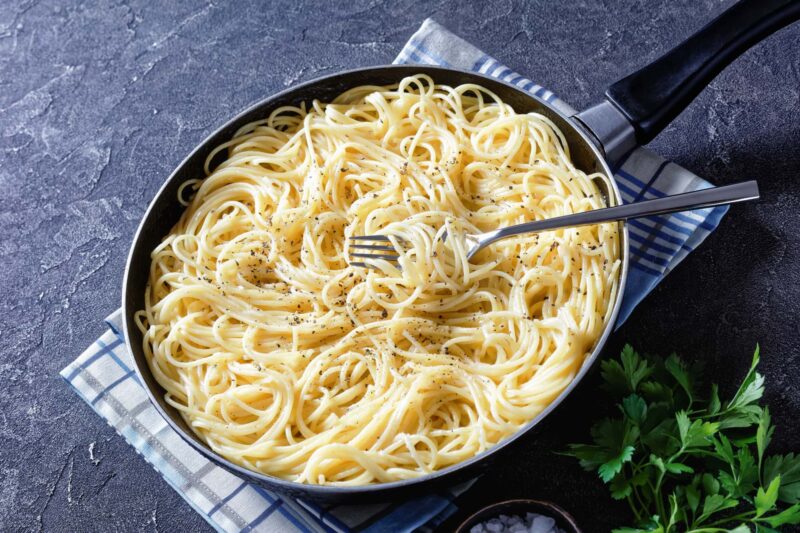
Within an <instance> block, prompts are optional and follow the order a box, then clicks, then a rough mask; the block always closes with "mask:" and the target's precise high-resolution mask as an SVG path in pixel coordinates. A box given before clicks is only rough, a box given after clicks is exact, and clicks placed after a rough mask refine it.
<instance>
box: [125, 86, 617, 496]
mask: <svg viewBox="0 0 800 533" xmlns="http://www.w3.org/2000/svg"><path fill="white" fill-rule="evenodd" d="M220 152H221V153H222V154H223V156H224V161H222V163H220V164H219V165H217V166H216V168H213V169H212V168H211V161H212V159H214V160H215V161H216V160H218V159H220V157H219V155H220ZM215 156H217V157H216V159H215ZM206 173H207V176H206V177H198V179H195V180H190V181H188V182H186V183H185V184H184V185H183V186H182V188H181V191H180V197H181V201H182V202H183V203H184V204H186V210H185V212H184V213H183V215H182V217H181V219H180V221H179V222H178V223H177V224H176V225H175V227H174V228H173V229H172V231H171V232H170V233H169V235H167V236H166V237H165V238H164V240H163V242H162V243H161V244H160V245H159V246H158V247H157V248H156V249H155V250H154V251H153V253H152V267H151V271H150V281H149V284H148V287H147V291H146V295H145V309H144V310H143V311H141V312H139V313H138V314H137V321H138V324H139V327H140V329H141V331H142V332H143V335H144V341H143V344H144V350H145V354H146V356H147V359H148V361H149V364H150V369H151V371H152V373H153V375H154V376H155V378H156V379H157V380H158V382H159V383H160V384H161V386H162V387H163V388H164V389H165V391H166V399H167V401H168V402H169V403H170V404H171V405H173V406H174V407H175V408H176V409H178V410H179V411H180V412H181V414H182V416H183V417H184V419H185V420H186V422H187V423H188V424H189V426H190V427H191V428H192V429H193V430H194V431H195V432H196V433H197V434H198V435H199V436H200V437H201V438H202V439H203V440H204V441H205V442H206V443H207V444H208V446H210V448H211V449H213V450H214V451H215V452H217V453H219V454H220V455H222V456H223V457H225V458H227V459H229V460H231V461H233V462H235V463H237V464H240V465H243V466H245V467H247V468H250V469H252V470H254V471H258V472H262V473H264V474H268V475H272V476H277V477H280V478H284V479H288V480H292V481H296V482H301V483H315V484H329V485H363V484H368V483H382V482H390V481H396V480H401V479H406V478H412V477H416V476H421V475H424V474H426V473H430V472H433V471H436V470H440V469H443V468H446V467H448V466H450V465H453V464H456V463H458V462H460V461H464V460H465V459H469V458H471V457H473V456H475V455H476V454H478V453H480V452H482V451H483V450H486V449H488V448H490V447H491V446H493V445H495V444H497V443H498V442H500V441H502V440H503V439H505V438H507V437H509V436H511V435H512V434H514V433H515V432H516V431H518V430H519V429H520V428H522V427H523V426H525V425H526V424H527V423H528V422H530V421H531V420H532V419H533V418H534V417H535V416H536V415H537V414H539V413H540V412H541V411H542V410H543V409H544V408H545V407H546V406H547V405H548V404H550V403H551V402H552V401H553V400H554V399H555V398H556V397H557V396H558V395H559V394H560V393H561V392H562V391H563V390H564V388H565V387H566V386H567V385H568V384H569V383H570V381H571V380H572V379H573V378H574V377H575V375H576V374H577V373H578V371H579V370H580V368H581V365H582V364H583V362H584V360H585V358H586V356H587V354H588V353H589V352H590V351H591V350H592V348H593V347H594V345H595V344H596V342H597V340H598V338H599V337H600V335H601V333H602V331H603V329H604V327H605V325H606V322H607V321H608V320H609V315H610V314H611V310H612V308H613V303H614V301H615V299H616V298H617V297H618V295H617V289H618V284H619V279H618V278H619V269H620V260H619V245H620V243H619V234H618V225H616V224H603V225H597V226H588V227H580V228H571V229H564V230H557V231H549V232H545V233H542V234H539V235H522V236H518V237H515V238H511V239H508V240H504V241H501V242H498V243H496V244H494V245H492V246H490V247H489V248H487V249H486V250H483V251H481V252H480V253H479V254H478V255H477V256H476V257H474V258H473V259H472V261H471V262H470V261H467V260H466V257H465V250H464V246H463V243H462V242H461V240H460V239H459V238H458V235H459V234H460V233H463V232H468V233H477V232H480V231H487V230H490V229H495V228H498V227H502V226H507V225H511V224H517V223H521V222H525V221H530V220H539V219H544V218H549V217H554V216H559V215H564V214H569V213H574V212H579V211H586V210H590V209H597V208H601V207H604V206H605V200H604V196H603V195H602V192H601V191H602V190H603V184H602V182H603V181H604V180H606V179H607V178H606V177H605V176H603V175H601V174H594V175H586V174H585V173H584V172H582V171H581V170H579V169H577V168H575V167H574V166H573V164H572V162H571V160H570V155H569V147H568V146H567V143H566V141H565V139H564V137H563V135H562V133H561V132H560V131H559V129H558V128H557V127H556V125H555V124H554V123H553V122H551V121H550V120H549V119H548V118H546V117H544V116H542V115H539V114H536V113H529V114H518V113H516V112H515V111H514V110H513V109H512V108H511V107H510V106H508V105H507V104H505V103H503V102H502V101H501V100H500V99H499V98H498V97H497V96H496V95H494V94H493V93H491V92H490V91H488V90H487V89H485V88H483V87H480V86H477V85H461V86H458V87H448V86H444V85H435V84H434V82H433V80H431V79H430V78H429V77H427V76H424V75H417V76H411V77H408V78H405V79H403V80H402V81H401V82H400V83H399V84H398V85H394V86H389V87H381V86H363V87H357V88H354V89H352V90H349V91H347V92H345V93H343V94H342V95H340V96H339V97H337V98H336V99H334V100H333V101H332V102H331V103H322V102H319V101H314V102H312V103H310V104H308V105H306V104H301V105H300V106H299V107H282V108H280V109H276V110H275V111H274V112H272V113H271V114H270V115H269V117H267V118H266V119H264V120H260V121H257V122H253V123H251V124H247V125H246V126H243V127H242V128H241V129H240V130H239V131H238V132H237V133H236V134H235V136H234V138H233V139H232V140H230V141H229V142H226V143H225V144H223V145H221V146H219V147H218V148H217V149H216V151H215V152H214V153H212V154H211V155H210V156H209V158H208V162H207V164H206ZM445 231H446V232H447V238H442V237H443V234H444V232H445ZM371 234H382V235H387V236H390V238H391V239H392V242H393V243H395V244H396V245H397V248H398V251H399V252H400V253H401V257H400V264H399V265H393V264H390V263H388V262H385V261H382V260H377V259H376V260H373V261H372V264H373V266H374V268H371V269H365V268H358V267H354V266H351V265H350V264H349V259H350V256H349V253H350V250H349V245H348V237H350V236H353V235H371Z"/></svg>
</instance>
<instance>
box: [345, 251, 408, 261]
mask: <svg viewBox="0 0 800 533" xmlns="http://www.w3.org/2000/svg"><path fill="white" fill-rule="evenodd" d="M350 257H364V258H366V259H385V260H386V261H397V259H399V256H397V255H388V254H364V253H359V252H351V253H350Z"/></svg>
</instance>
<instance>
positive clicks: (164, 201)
mask: <svg viewBox="0 0 800 533" xmlns="http://www.w3.org/2000/svg"><path fill="white" fill-rule="evenodd" d="M419 73H423V74H427V75H429V76H431V77H432V78H433V80H434V81H435V82H436V83H437V84H444V85H450V86H455V85H460V84H464V83H476V84H479V85H482V86H484V87H486V88H488V89H489V90H491V91H493V92H494V93H495V94H497V95H498V96H499V97H500V98H501V99H502V100H503V101H504V102H505V103H507V104H509V105H510V106H511V107H513V108H514V110H515V111H516V112H517V113H528V112H537V113H541V114H542V115H544V116H546V117H547V118H549V119H550V120H552V121H553V122H554V123H555V124H556V125H557V126H558V128H559V129H560V130H561V131H562V132H563V134H564V136H565V137H566V139H567V143H568V144H569V148H570V153H571V158H572V161H573V163H574V164H575V166H576V167H578V168H579V169H581V170H582V171H584V172H586V173H587V174H590V173H595V172H600V173H603V174H605V175H609V172H608V167H607V166H606V165H605V162H604V161H603V160H602V159H601V158H600V156H599V153H598V152H597V150H596V149H595V148H594V147H593V146H592V145H591V144H590V143H589V142H588V141H587V140H586V138H585V137H584V136H583V135H582V134H581V133H580V132H579V131H578V130H577V129H576V128H575V126H574V125H573V124H572V122H571V121H570V120H569V119H567V118H566V117H564V116H563V115H561V114H560V113H559V112H557V111H555V110H554V109H552V108H551V107H549V105H548V104H547V103H545V102H543V101H541V100H539V99H537V98H535V97H533V96H531V95H530V94H528V93H525V92H523V91H522V90H520V89H518V88H516V87H513V86H510V85H507V84H505V83H503V82H500V81H498V80H494V79H492V78H488V77H484V76H482V75H477V74H474V73H469V72H462V71H456V70H450V69H444V68H439V67H430V66H422V65H403V66H390V67H374V68H370V69H365V70H357V71H351V72H345V73H341V74H336V75H333V76H330V77H327V78H322V79H319V80H315V81H312V82H309V83H306V84H303V85H300V86H298V87H296V88H293V89H290V90H287V91H284V92H282V93H279V94H277V95H275V96H272V97H269V98H267V99H265V100H263V101H261V102H259V103H258V104H256V105H254V106H252V107H251V108H249V109H247V110H245V111H244V112H242V113H240V114H239V115H237V116H236V117H234V118H233V119H231V120H230V121H229V122H227V123H226V124H225V125H223V126H222V127H221V128H220V129H218V130H217V131H215V132H214V133H212V134H211V135H209V137H208V138H206V139H205V140H204V141H203V142H202V143H201V144H200V145H199V146H198V147H197V148H196V149H195V150H194V151H193V152H192V153H191V154H190V155H189V156H188V157H187V158H186V159H185V160H184V161H183V162H182V163H181V164H180V165H179V166H178V167H177V168H176V170H175V171H174V172H173V173H172V175H171V176H170V177H169V178H168V179H167V181H166V182H165V183H164V185H163V186H162V188H161V189H160V191H159V192H158V193H157V194H156V197H155V198H154V200H153V201H152V203H151V204H150V207H149V208H148V210H147V212H146V214H145V216H144V218H143V220H142V222H141V225H140V227H139V230H138V232H137V234H136V236H135V238H134V242H133V246H132V248H131V252H130V256H129V258H128V264H127V267H126V272H125V281H124V287H123V310H124V313H125V324H124V326H125V335H126V340H127V343H128V348H129V349H130V350H131V353H132V355H133V358H134V362H135V365H136V367H137V370H138V372H139V374H140V377H141V379H142V380H143V384H144V386H145V389H146V390H147V392H148V395H149V396H150V398H151V400H152V401H153V402H154V404H155V405H156V407H157V408H158V409H159V411H161V414H162V415H163V416H165V418H166V419H167V420H168V422H169V423H170V424H171V425H172V426H173V427H174V428H175V429H177V430H178V431H179V433H181V434H182V436H183V437H184V438H185V439H187V440H188V441H189V442H190V443H191V444H193V445H194V446H195V447H196V448H197V449H199V450H200V451H202V452H203V453H205V454H206V455H210V456H211V457H212V458H213V459H214V460H215V461H217V462H221V463H223V464H224V465H225V466H227V467H228V468H229V469H232V470H236V471H239V472H243V473H245V474H247V475H249V476H251V477H253V476H255V477H257V478H265V477H266V476H263V475H260V474H257V473H254V472H250V471H245V470H244V469H242V468H241V467H237V466H236V465H233V464H231V463H228V462H227V461H225V460H222V459H221V458H220V457H218V456H216V455H215V454H213V453H212V452H210V450H209V449H208V448H207V447H206V445H205V444H204V443H203V442H202V441H201V440H200V438H199V437H197V436H196V435H195V433H194V432H193V431H192V430H191V429H190V428H189V427H188V425H187V424H186V422H185V421H184V420H183V418H182V417H181V416H180V414H179V413H178V411H177V410H176V409H175V408H174V407H172V406H170V405H169V404H167V402H166V401H165V400H164V395H163V390H162V388H161V386H160V385H159V384H158V383H157V382H156V380H155V378H154V377H153V376H152V374H151V373H150V371H149V368H148V364H147V360H146V358H145V355H144V352H143V350H142V335H141V333H140V332H139V330H138V328H137V327H136V324H135V322H134V314H135V313H136V312H137V311H138V310H140V309H143V308H144V292H145V287H146V285H147V282H148V274H149V269H150V253H151V251H152V250H153V249H154V248H155V247H156V246H157V245H158V244H159V243H160V242H161V240H162V238H163V237H164V236H165V235H166V234H167V233H168V232H169V230H170V229H171V228H172V226H174V225H175V223H177V221H178V219H179V218H180V215H181V213H182V211H183V206H182V205H181V204H180V203H179V202H178V199H177V198H178V194H177V193H178V189H179V187H180V185H181V184H182V183H184V182H185V181H187V180H189V179H196V178H198V177H203V176H204V175H205V173H204V170H203V167H204V163H205V160H206V158H207V156H208V154H209V153H210V152H211V151H212V150H213V149H214V148H216V147H217V146H218V145H220V144H222V143H223V142H225V141H228V140H229V139H231V138H232V137H233V135H234V133H235V132H236V130H238V129H239V128H240V127H241V126H243V125H245V124H247V123H249V122H252V121H254V120H258V119H261V118H264V117H266V116H267V115H268V114H269V113H270V112H271V111H272V110H274V109H276V108H278V107H280V106H284V105H298V104H299V103H301V102H310V101H312V100H314V99H317V100H321V101H329V100H331V99H333V98H334V97H336V96H338V95H339V94H340V93H342V92H344V91H346V90H348V89H350V88H353V87H356V86H359V85H391V84H394V83H397V82H398V81H399V80H400V79H401V78H403V77H405V76H409V75H412V74H419ZM224 157H225V156H224V154H220V155H219V156H217V159H215V160H214V161H212V165H211V166H212V168H213V167H214V166H216V165H217V164H219V163H220V162H221V160H222V159H224ZM602 189H603V191H604V194H605V196H606V200H607V202H608V201H609V200H610V199H616V198H617V195H616V194H615V191H612V190H609V188H608V187H607V186H606V184H605V183H604V184H603V187H602ZM610 203H611V204H614V203H616V202H615V201H614V200H611V201H610ZM623 250H624V248H623ZM622 275H623V280H624V269H623V274H622ZM617 304H618V303H617ZM617 308H618V305H615V310H616V309H617ZM613 316H616V315H615V314H614V315H613ZM613 316H612V318H613ZM608 331H609V328H608V327H606V333H605V334H604V335H603V337H602V338H601V339H600V340H599V341H598V345H600V344H602V343H603V342H604V339H605V337H606V335H607V332H608ZM595 351H597V350H595ZM593 359H594V354H593V356H592V357H591V358H589V360H587V364H589V363H590V362H591V361H592V360H593ZM582 374H583V372H582V373H581V374H580V375H579V376H578V377H577V378H576V379H575V380H574V381H575V382H577V381H579V379H580V377H581V375H582ZM574 384H575V383H573V384H571V385H570V386H568V388H567V389H565V391H563V393H562V395H561V396H560V397H559V399H557V400H556V401H555V402H553V403H554V404H553V405H551V406H550V407H549V408H548V409H546V410H545V411H544V412H543V413H542V415H541V416H544V415H546V414H547V413H548V412H549V411H550V410H551V408H554V407H555V404H557V403H558V402H560V398H563V397H564V395H565V394H566V393H568V392H569V391H570V390H571V389H572V387H573V385H574ZM541 416H540V417H537V420H538V419H539V418H541ZM535 422H536V421H533V422H532V423H531V424H530V425H529V426H527V428H526V429H529V428H530V427H531V426H532V425H534V424H535ZM526 429H523V430H521V431H519V432H518V433H517V434H516V435H514V436H512V437H510V438H509V439H507V440H506V441H505V442H503V443H500V444H499V445H497V446H495V447H494V448H492V449H490V450H488V452H484V454H481V455H479V456H476V457H474V458H472V459H470V460H468V461H465V462H464V463H461V464H459V465H455V466H454V467H450V468H448V469H445V470H442V471H438V472H436V473H434V474H431V475H429V476H423V477H420V478H415V479H413V480H409V481H408V482H394V483H389V484H384V485H395V484H411V483H413V482H418V481H420V480H425V479H427V478H429V477H438V476H441V475H442V474H447V473H448V471H450V470H454V469H456V470H457V469H458V468H459V467H461V466H462V465H465V463H474V462H476V461H477V460H478V459H479V458H480V457H481V456H482V455H485V454H486V453H492V452H493V451H494V450H495V449H497V448H501V447H503V446H505V444H506V443H508V442H510V441H513V440H515V439H516V438H517V437H518V436H519V435H521V434H522V433H525V432H526ZM268 479H269V481H268V483H269V484H270V485H274V486H277V487H282V488H283V489H285V490H287V491H290V492H291V491H295V492H297V491H298V490H301V489H300V487H298V484H297V483H293V482H289V481H285V480H280V479H277V478H271V477H270V478H268ZM382 486H383V485H369V486H365V487H360V488H361V489H362V491H369V490H371V489H372V490H374V489H375V488H376V487H382ZM302 490H304V491H307V492H310V493H312V494H316V495H317V496H319V495H324V494H325V493H336V492H348V491H346V490H342V489H337V488H334V487H325V486H308V485H306V486H303V488H302ZM351 492H352V491H351Z"/></svg>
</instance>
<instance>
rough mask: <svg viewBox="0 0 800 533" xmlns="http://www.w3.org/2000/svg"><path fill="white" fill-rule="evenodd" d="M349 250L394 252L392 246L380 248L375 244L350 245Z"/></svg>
mask: <svg viewBox="0 0 800 533" xmlns="http://www.w3.org/2000/svg"><path fill="white" fill-rule="evenodd" d="M350 248H359V249H365V250H386V251H387V252H396V251H397V250H395V248H394V246H380V245H377V244H351V245H350Z"/></svg>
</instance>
